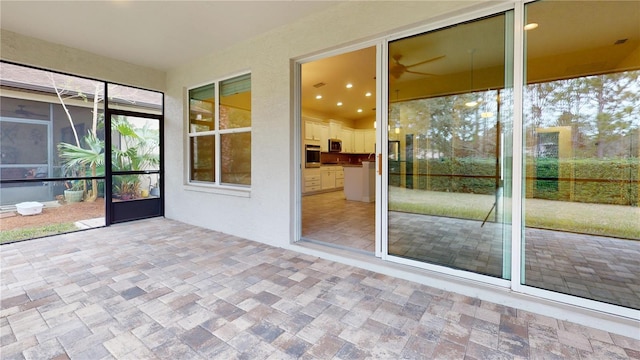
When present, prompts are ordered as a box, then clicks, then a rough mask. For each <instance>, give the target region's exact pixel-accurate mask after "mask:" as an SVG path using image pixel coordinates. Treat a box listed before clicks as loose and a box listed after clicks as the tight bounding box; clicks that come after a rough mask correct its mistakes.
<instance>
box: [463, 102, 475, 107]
mask: <svg viewBox="0 0 640 360" xmlns="http://www.w3.org/2000/svg"><path fill="white" fill-rule="evenodd" d="M464 105H465V106H468V107H474V106H476V105H478V102H477V101H469V102H468V103H465V104H464Z"/></svg>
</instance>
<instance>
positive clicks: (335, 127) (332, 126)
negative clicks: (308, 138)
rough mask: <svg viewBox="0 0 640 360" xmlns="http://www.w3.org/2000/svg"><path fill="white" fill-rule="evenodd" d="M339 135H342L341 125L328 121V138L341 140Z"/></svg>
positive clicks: (337, 122) (334, 121)
mask: <svg viewBox="0 0 640 360" xmlns="http://www.w3.org/2000/svg"><path fill="white" fill-rule="evenodd" d="M340 135H342V123H341V122H339V121H336V120H329V138H330V139H340V140H342V138H341V137H340Z"/></svg>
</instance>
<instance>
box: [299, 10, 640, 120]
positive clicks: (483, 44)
mask: <svg viewBox="0 0 640 360" xmlns="http://www.w3.org/2000/svg"><path fill="white" fill-rule="evenodd" d="M620 14H624V16H620ZM527 20H528V22H536V23H538V24H539V27H538V28H537V29H535V30H531V31H528V32H527V34H526V37H527V39H526V51H527V52H528V54H529V55H530V56H529V57H528V58H527V61H528V67H527V71H528V72H527V81H528V82H540V81H548V80H553V79H559V78H566V77H569V76H572V77H573V76H583V75H589V74H599V73H607V72H612V71H622V70H637V69H640V1H553V2H547V1H545V2H541V3H534V4H531V5H529V6H528V7H527ZM504 21H505V18H504V17H494V18H489V19H484V20H482V21H478V22H473V23H471V24H469V25H468V26H467V25H466V24H462V25H459V26H453V27H450V28H447V29H445V31H434V32H431V33H429V34H428V35H427V36H414V37H411V38H405V39H402V40H401V41H397V42H393V43H391V44H390V46H389V55H390V56H392V57H393V56H400V59H399V62H400V63H401V64H403V65H407V66H408V65H413V64H416V63H419V62H422V61H424V60H427V59H433V58H438V57H441V56H444V57H443V58H440V59H437V60H434V61H431V62H428V63H425V64H422V65H417V66H415V67H411V68H410V70H412V71H417V72H425V73H431V74H434V75H435V76H430V75H419V74H412V73H403V74H402V75H401V76H400V77H398V78H397V79H396V78H394V77H393V76H391V77H390V80H389V81H390V84H389V88H390V98H391V99H390V100H391V101H392V102H394V101H402V100H406V99H415V98H422V97H430V96H440V95H445V94H452V93H461V92H469V91H470V89H471V87H473V90H474V91H477V90H486V89H487V88H496V87H502V86H503V85H504V76H503V75H504V70H502V67H503V64H504V61H505V55H504V49H503V43H504V32H503V30H504ZM594 29H597V31H594ZM585 34H588V36H585ZM622 39H626V41H625V42H624V43H622V44H617V45H616V44H615V43H616V42H617V41H619V40H622ZM472 49H474V54H473V67H474V74H473V76H474V78H475V79H476V82H475V83H474V84H473V86H471V85H470V82H469V79H470V69H471V63H472V61H471V54H470V52H471V50H472ZM533 54H535V55H533ZM375 60H376V57H375V49H374V48H370V49H369V50H364V51H355V52H351V53H347V54H343V55H339V56H336V57H332V58H327V59H322V60H318V61H315V62H312V63H308V64H304V65H303V68H302V106H303V111H304V110H309V111H312V112H313V113H314V114H324V115H325V116H326V117H325V118H337V119H346V120H356V121H357V120H360V119H368V120H369V119H372V118H373V117H374V116H375V111H371V109H373V108H374V107H375V99H373V103H371V102H369V101H363V99H362V97H361V94H362V91H363V90H364V89H365V88H366V89H374V90H373V91H375V80H372V79H374V76H375ZM393 63H394V61H393V60H391V61H390V65H393ZM483 78H484V80H485V81H482V80H483ZM486 79H494V80H493V81H494V83H491V82H490V81H487V80H486ZM495 79H497V80H498V81H499V82H498V83H495V81H496V80H495ZM349 81H353V82H354V88H353V89H346V88H345V87H344V84H346V82H349ZM319 82H323V83H326V84H327V85H326V86H325V87H322V88H318V89H316V88H314V87H313V85H314V84H317V83H319ZM354 89H358V91H354ZM360 89H362V90H360ZM395 90H398V91H397V92H395ZM321 92H322V94H323V96H324V97H323V99H322V100H320V101H319V100H316V99H315V96H316V94H318V93H321ZM374 94H375V92H374ZM338 99H340V101H343V102H344V104H345V105H343V106H342V107H337V106H335V103H336V101H337V100H338ZM369 100H371V99H369ZM347 104H349V105H347ZM361 104H364V105H361ZM358 107H362V108H363V109H364V112H363V113H361V114H359V113H356V112H355V109H356V108H358Z"/></svg>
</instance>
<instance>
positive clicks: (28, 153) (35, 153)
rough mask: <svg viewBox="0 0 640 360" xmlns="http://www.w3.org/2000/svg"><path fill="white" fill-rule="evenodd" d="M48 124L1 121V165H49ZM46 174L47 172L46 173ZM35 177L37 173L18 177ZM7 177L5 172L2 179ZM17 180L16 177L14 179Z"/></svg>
mask: <svg viewBox="0 0 640 360" xmlns="http://www.w3.org/2000/svg"><path fill="white" fill-rule="evenodd" d="M48 130H49V125H48V123H44V124H42V123H41V124H33V123H23V122H15V121H5V120H2V121H0V134H2V135H0V136H2V143H1V145H0V146H2V157H1V158H0V164H2V165H9V164H11V165H16V164H29V165H32V164H38V165H45V168H46V165H47V160H48V157H49V141H48ZM45 173H46V171H45ZM29 176H32V177H35V173H33V174H28V173H24V174H23V176H21V177H17V178H18V179H19V178H26V177H29ZM4 177H5V174H4V171H3V175H2V178H4ZM13 178H16V177H13Z"/></svg>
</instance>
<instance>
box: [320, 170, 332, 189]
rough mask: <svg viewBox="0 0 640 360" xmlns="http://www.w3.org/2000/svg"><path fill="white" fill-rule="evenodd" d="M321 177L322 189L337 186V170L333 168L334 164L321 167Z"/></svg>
mask: <svg viewBox="0 0 640 360" xmlns="http://www.w3.org/2000/svg"><path fill="white" fill-rule="evenodd" d="M320 177H321V178H322V181H321V183H322V190H329V189H333V188H335V187H336V172H335V170H333V166H327V167H323V168H321V169H320Z"/></svg>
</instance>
